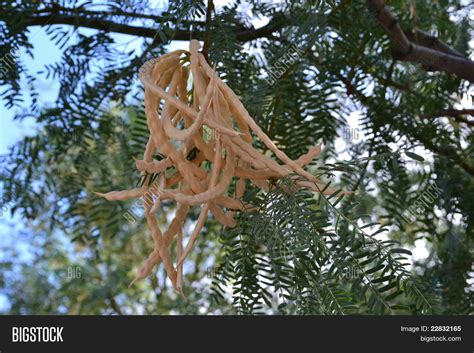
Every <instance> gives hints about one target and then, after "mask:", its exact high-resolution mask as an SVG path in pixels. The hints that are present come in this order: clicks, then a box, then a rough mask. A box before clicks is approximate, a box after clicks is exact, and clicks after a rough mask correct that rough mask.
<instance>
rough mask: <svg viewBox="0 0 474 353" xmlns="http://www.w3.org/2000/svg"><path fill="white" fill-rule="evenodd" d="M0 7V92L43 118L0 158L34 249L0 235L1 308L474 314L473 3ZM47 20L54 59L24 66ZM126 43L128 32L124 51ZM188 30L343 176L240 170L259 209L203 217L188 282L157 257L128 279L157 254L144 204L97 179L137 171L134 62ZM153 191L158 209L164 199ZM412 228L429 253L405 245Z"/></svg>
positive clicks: (283, 128) (142, 121)
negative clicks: (321, 190) (24, 250)
mask: <svg viewBox="0 0 474 353" xmlns="http://www.w3.org/2000/svg"><path fill="white" fill-rule="evenodd" d="M0 9H1V11H0V36H1V45H0V58H1V59H0V63H1V70H2V71H1V75H0V84H1V85H2V92H1V98H2V102H3V104H4V105H5V106H6V107H7V108H8V109H11V110H14V111H15V112H16V113H15V119H18V120H20V121H21V120H22V119H26V118H33V119H34V120H35V122H36V127H37V130H36V134H34V135H33V136H28V137H25V138H24V139H22V140H21V141H19V142H18V143H17V144H15V145H14V146H12V147H11V149H10V152H9V153H8V154H7V155H4V156H1V161H2V170H1V173H0V178H1V182H2V186H3V203H4V205H12V206H11V207H9V209H10V211H11V212H13V213H15V214H17V215H20V216H21V217H22V219H24V221H25V222H24V223H25V224H27V225H28V228H29V230H31V232H25V233H24V234H23V233H22V234H17V235H16V237H18V241H20V242H22V243H24V244H28V245H27V246H28V248H29V249H30V250H31V253H32V256H31V258H28V259H23V258H22V257H21V256H19V254H18V251H19V250H18V247H15V246H5V245H1V246H0V247H1V248H2V254H3V255H2V256H0V261H1V262H0V265H1V266H2V271H1V272H0V283H1V284H2V287H1V288H0V293H1V294H4V295H6V297H7V298H8V301H9V303H10V309H9V312H11V313H20V314H25V313H29V314H48V313H70V314H111V313H116V314H131V313H134V314H142V313H143V314H167V313H177V314H205V313H217V314H228V313H245V314H258V313H267V314H268V313H272V314H354V313H359V314H369V313H370V314H428V313H434V314H439V313H444V314H468V313H471V312H472V296H473V272H472V240H473V234H474V229H473V227H474V204H473V200H474V183H473V180H474V151H473V150H472V147H471V142H472V139H473V137H474V136H473V133H472V127H473V125H474V120H473V119H472V116H473V115H474V109H473V108H472V101H473V94H474V93H473V92H474V91H473V89H472V83H473V82H474V62H473V61H472V60H471V58H472V55H473V54H472V50H473V44H472V43H473V39H474V36H473V34H474V33H473V26H472V25H473V21H474V4H473V3H472V2H471V1H467V0H466V1H463V0H436V1H432V0H418V1H415V0H393V1H390V2H387V3H386V4H385V2H384V0H367V1H358V0H326V1H324V0H316V1H306V0H303V1H289V0H288V1H287V0H282V1H262V0H248V1H238V0H234V1H228V2H225V4H223V3H221V2H217V1H214V2H213V1H212V0H209V1H189V0H169V1H168V2H162V1H138V0H127V1H120V2H114V1H107V2H100V3H99V2H94V1H76V0H64V1H63V0H61V1H55V2H48V3H45V2H38V1H34V0H31V1H0ZM39 28H42V29H44V31H45V32H46V34H47V35H48V37H49V39H50V41H51V42H53V43H54V44H55V45H56V46H57V48H58V49H59V50H60V51H61V55H62V56H61V59H60V61H58V62H51V63H49V64H47V65H46V66H45V67H44V69H43V70H41V71H40V72H36V71H34V70H32V69H31V68H30V67H28V65H26V64H25V60H24V59H25V57H26V56H32V55H33V53H34V50H33V48H35V47H37V46H38V45H41V43H37V42H36V41H35V38H34V36H32V35H31V34H32V31H33V30H38V29H39ZM123 35H127V37H124V36H123ZM124 38H126V39H127V40H135V41H136V43H138V44H137V45H135V46H134V47H133V49H132V50H124V48H125V47H126V46H124V45H122V44H123V40H124ZM191 39H198V40H200V41H202V43H203V54H204V55H205V57H206V58H207V60H208V62H209V63H210V64H211V65H212V66H214V67H215V70H216V71H217V72H218V73H219V75H220V77H221V78H222V79H223V80H224V81H225V82H226V83H227V84H228V85H229V87H231V88H232V89H233V90H234V91H235V92H236V93H237V94H238V95H239V97H240V99H241V101H242V102H243V104H244V106H245V107H246V108H247V109H248V111H249V112H250V114H251V115H252V117H253V118H254V119H255V121H256V122H257V123H258V124H259V126H260V127H261V128H262V129H263V130H264V132H265V133H266V134H267V135H268V136H270V138H271V139H272V140H273V141H274V142H275V143H276V145H277V146H278V147H279V148H280V149H281V150H283V151H284V152H285V153H286V154H287V155H288V156H289V157H291V158H297V157H299V156H300V155H302V154H304V153H306V152H307V150H308V149H309V148H310V147H311V146H314V145H315V144H317V143H319V142H322V143H323V144H324V150H323V153H322V155H321V156H320V157H319V158H318V159H317V160H316V163H313V164H312V165H310V166H309V167H308V168H307V170H308V171H309V172H311V173H312V174H314V175H316V176H318V177H321V178H323V179H324V180H325V181H326V182H327V183H330V186H331V187H336V188H337V189H338V191H337V192H335V193H334V194H332V195H328V196H325V195H321V194H317V193H316V194H315V193H311V192H308V191H305V190H298V191H295V192H292V193H288V192H287V190H288V188H291V185H290V184H291V180H289V179H288V178H283V179H280V180H275V182H274V183H273V184H272V185H271V186H272V187H271V189H270V191H269V192H262V191H260V190H259V189H257V188H252V187H251V185H249V188H248V190H247V192H246V194H245V195H244V198H245V200H246V201H247V202H249V203H252V204H254V205H256V206H258V207H256V208H255V210H254V211H251V212H239V213H238V222H237V226H236V227H235V228H232V229H227V228H223V227H222V226H221V225H220V224H219V223H218V222H216V221H215V220H213V219H212V217H210V219H209V220H208V221H207V223H206V226H205V229H204V232H203V234H201V235H200V236H199V238H198V240H197V248H196V249H195V251H194V252H193V255H192V256H191V261H189V262H188V263H187V264H186V266H185V279H184V282H185V290H184V296H185V297H181V296H179V295H178V294H177V293H175V292H174V291H173V290H172V288H170V283H169V281H167V280H166V273H165V271H164V269H163V267H162V266H159V267H158V268H156V269H155V270H154V272H153V275H151V276H150V277H148V278H147V279H145V280H143V281H140V282H137V283H135V284H134V285H133V286H132V287H130V288H129V287H128V285H129V283H130V281H131V280H132V279H133V277H134V271H135V270H136V268H138V267H139V266H140V265H141V262H142V260H143V258H145V257H146V256H147V254H149V253H150V251H151V240H150V234H149V232H148V230H147V228H146V226H145V220H144V218H145V217H144V216H143V214H142V213H141V212H142V211H140V209H139V208H136V207H135V206H134V204H133V202H109V201H106V200H104V199H101V198H99V197H97V195H95V194H94V193H93V191H104V190H105V191H108V190H121V189H129V188H131V187H133V186H134V185H139V184H140V182H141V179H140V173H139V172H137V171H135V169H134V159H133V158H134V157H136V158H138V157H139V156H140V154H142V151H143V150H144V147H145V145H146V143H147V141H148V136H149V131H148V128H147V124H146V117H145V112H144V103H143V87H142V85H141V83H140V81H139V80H138V73H139V69H140V67H141V66H142V65H143V63H144V62H145V61H146V60H149V59H151V58H154V57H158V56H160V55H162V54H164V53H166V52H168V51H169V50H170V48H171V47H175V46H177V45H184V47H186V46H187V44H188V42H189V41H190V40H191ZM181 47H183V46H181ZM51 81H54V82H57V84H58V87H59V88H58V92H57V96H56V97H54V104H52V105H45V104H43V103H42V102H41V99H39V98H40V97H41V94H42V92H41V83H42V82H43V83H44V82H46V83H47V82H51ZM255 147H256V148H259V149H260V150H261V151H262V152H267V151H266V150H265V146H264V145H262V144H259V143H257V144H256V145H255ZM157 158H158V157H157ZM341 190H342V191H350V192H353V193H349V194H344V193H342V192H341ZM165 206H166V207H165V211H164V212H163V213H160V214H158V220H159V221H160V222H163V221H165V220H166V219H168V218H169V217H170V215H172V214H173V213H174V212H175V206H174V205H173V204H172V203H170V204H166V205H165ZM130 211H132V212H131V213H130ZM193 212H194V213H193V215H192V217H191V218H190V219H188V220H187V223H186V224H187V227H188V229H192V226H193V224H194V223H195V222H196V219H197V215H198V213H199V212H198V210H194V211H193ZM127 214H128V215H130V214H133V220H131V219H130V217H129V216H126V215H127ZM12 236H13V235H11V234H4V235H2V237H12ZM187 236H189V234H187ZM415 243H416V244H423V246H425V247H426V248H427V249H428V251H429V255H428V256H427V257H426V258H422V259H420V260H413V256H412V253H411V252H410V249H412V248H414V247H415Z"/></svg>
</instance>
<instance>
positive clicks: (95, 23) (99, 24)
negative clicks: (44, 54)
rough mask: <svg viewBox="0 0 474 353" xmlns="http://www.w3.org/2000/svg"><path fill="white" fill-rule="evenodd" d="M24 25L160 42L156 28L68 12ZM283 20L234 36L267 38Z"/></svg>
mask: <svg viewBox="0 0 474 353" xmlns="http://www.w3.org/2000/svg"><path fill="white" fill-rule="evenodd" d="M24 23H25V25H26V26H28V27H29V26H46V25H59V24H64V25H71V26H75V27H83V28H92V29H97V30H103V31H108V32H114V33H121V34H128V35H132V36H138V37H144V38H154V41H155V43H154V44H160V43H161V39H160V37H159V36H157V35H156V31H157V28H151V27H138V26H131V25H127V24H121V23H117V22H114V21H110V20H105V19H101V18H94V17H78V16H76V15H70V14H61V13H60V14H51V15H40V16H31V15H30V16H26V17H25V18H24ZM283 25H284V22H283V21H281V19H279V18H278V17H275V18H274V19H272V20H271V21H270V22H269V23H268V24H267V25H265V26H263V27H261V28H258V29H255V28H245V27H242V29H238V30H237V32H236V38H237V40H238V41H240V42H247V41H251V40H255V39H259V38H268V37H271V36H272V34H273V33H274V32H275V31H277V30H278V29H280V28H282V27H283ZM190 36H191V33H190V31H189V30H187V29H179V28H178V29H176V32H175V35H174V40H185V41H187V40H189V38H190ZM193 38H195V39H200V40H203V38H204V32H203V30H202V29H201V30H198V31H196V30H194V31H193Z"/></svg>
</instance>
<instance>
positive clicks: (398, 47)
mask: <svg viewBox="0 0 474 353" xmlns="http://www.w3.org/2000/svg"><path fill="white" fill-rule="evenodd" d="M368 4H369V7H370V8H371V9H372V10H373V11H374V12H375V14H376V16H377V19H378V21H379V23H380V25H381V26H382V27H383V29H384V30H385V32H386V33H387V34H388V36H389V37H390V39H391V40H392V44H393V46H394V53H393V55H394V57H395V58H396V59H397V60H402V61H410V62H416V63H419V64H422V65H423V66H424V67H425V68H426V69H428V70H430V71H443V72H447V73H450V74H454V75H457V76H459V77H460V78H463V79H465V80H468V81H470V82H474V62H473V61H472V60H470V59H469V58H465V57H463V56H460V54H459V53H458V52H456V51H454V50H453V49H451V48H449V47H448V46H447V45H446V44H444V43H442V42H441V41H439V40H438V41H435V40H433V39H432V38H431V39H430V37H429V35H427V34H426V33H424V32H421V31H419V32H415V34H414V35H413V36H411V38H412V39H413V40H415V39H416V38H419V41H418V42H414V41H411V40H410V39H409V38H408V37H407V35H406V34H405V32H403V30H402V28H401V27H400V25H399V23H398V21H397V19H396V18H395V16H394V15H393V14H392V13H391V12H390V10H389V9H388V8H387V7H386V6H385V2H384V0H368ZM425 45H427V46H425Z"/></svg>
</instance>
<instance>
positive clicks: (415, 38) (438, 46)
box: [404, 28, 464, 58]
mask: <svg viewBox="0 0 474 353" xmlns="http://www.w3.org/2000/svg"><path fill="white" fill-rule="evenodd" d="M404 33H405V35H406V36H407V38H408V39H409V40H410V41H412V42H415V43H417V44H419V45H422V46H424V47H427V48H430V49H433V50H437V51H440V52H443V53H446V54H449V55H453V56H459V57H460V58H463V57H464V55H462V54H461V53H460V52H458V51H456V50H454V49H453V48H451V47H449V46H448V45H447V44H445V43H443V42H442V41H441V40H440V39H439V38H438V37H434V36H431V35H429V34H428V33H426V32H424V31H422V30H421V29H418V28H415V29H413V30H412V31H405V32H404Z"/></svg>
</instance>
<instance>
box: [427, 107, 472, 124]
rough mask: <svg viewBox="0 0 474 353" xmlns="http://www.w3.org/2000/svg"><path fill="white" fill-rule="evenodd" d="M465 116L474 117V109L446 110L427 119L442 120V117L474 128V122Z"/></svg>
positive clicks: (428, 116)
mask: <svg viewBox="0 0 474 353" xmlns="http://www.w3.org/2000/svg"><path fill="white" fill-rule="evenodd" d="M464 115H472V116H474V109H446V110H443V111H441V112H439V113H437V114H431V115H425V116H424V118H425V119H429V118H440V117H445V116H447V117H450V118H453V119H454V120H456V121H459V122H461V123H465V124H467V125H470V126H474V120H472V121H471V120H468V119H467V118H466V117H464Z"/></svg>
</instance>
